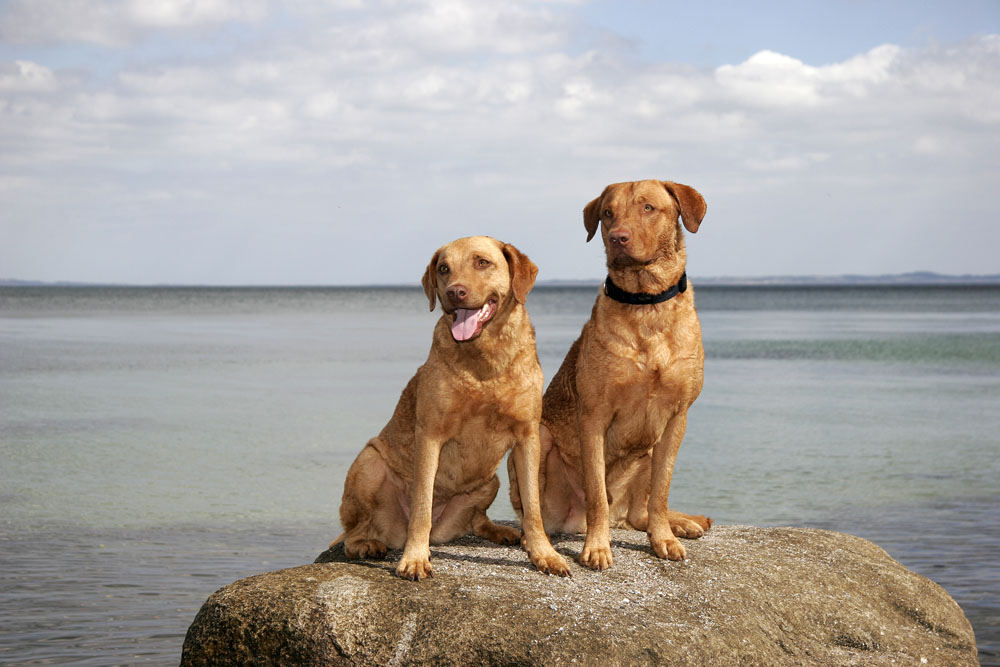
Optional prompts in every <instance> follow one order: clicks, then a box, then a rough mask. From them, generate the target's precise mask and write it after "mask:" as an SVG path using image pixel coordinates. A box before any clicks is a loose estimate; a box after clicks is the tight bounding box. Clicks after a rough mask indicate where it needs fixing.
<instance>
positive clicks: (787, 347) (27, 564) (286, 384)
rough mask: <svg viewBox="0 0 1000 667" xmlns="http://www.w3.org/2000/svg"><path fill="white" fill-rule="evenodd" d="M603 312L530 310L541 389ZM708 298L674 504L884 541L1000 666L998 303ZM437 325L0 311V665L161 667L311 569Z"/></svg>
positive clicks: (848, 296) (238, 293)
mask: <svg viewBox="0 0 1000 667" xmlns="http://www.w3.org/2000/svg"><path fill="white" fill-rule="evenodd" d="M595 293H596V286H595V287H587V288H553V287H548V288H546V287H541V288H538V289H536V290H535V291H534V292H532V294H531V295H530V297H529V301H528V306H529V310H530V312H531V316H532V320H533V321H534V323H535V327H536V330H537V333H538V348H539V356H540V358H541V361H542V366H543V369H544V370H545V374H546V377H551V376H552V375H553V373H554V372H555V370H556V369H557V368H558V366H559V364H560V362H561V360H562V356H563V355H564V354H565V352H566V350H567V349H568V347H569V345H570V343H571V342H572V341H573V340H574V339H575V338H576V336H577V335H578V334H579V331H580V327H581V326H582V324H583V322H584V321H585V320H586V318H587V317H588V315H589V313H590V308H591V306H592V303H593V299H594V296H595ZM697 300H698V307H699V313H700V315H701V319H702V326H703V330H704V337H705V346H706V351H707V356H708V359H707V362H706V370H705V376H706V381H705V389H704V391H703V393H702V395H701V397H700V398H699V399H698V402H697V403H696V404H695V406H694V408H693V409H692V411H691V414H690V418H689V427H688V435H687V438H686V440H685V443H684V446H683V447H682V449H681V454H680V458H679V461H678V465H677V469H676V474H675V475H674V486H673V488H672V491H671V504H672V505H673V506H675V507H677V508H679V509H687V510H690V511H696V512H699V513H707V514H710V515H711V516H712V517H713V518H715V519H716V520H717V521H719V522H722V523H750V524H756V525H797V526H811V527H819V528H827V529H833V530H840V531H845V532H849V533H853V534H856V535H861V536H863V537H866V538H869V539H871V540H874V541H875V542H877V543H878V544H880V545H881V546H882V547H884V548H885V549H886V550H887V551H889V553H890V554H892V555H893V556H894V557H895V558H897V559H898V560H900V561H902V562H903V563H904V564H906V565H907V566H909V567H911V568H912V569H914V570H916V571H917V572H920V573H921V574H924V575H925V576H928V577H930V578H931V579H933V580H935V581H937V582H938V583H940V584H941V585H942V586H944V587H945V588H946V589H947V590H948V591H949V592H950V593H951V594H952V596H954V597H955V598H956V599H957V600H958V602H959V603H960V604H961V605H962V607H963V609H964V610H965V612H966V614H967V615H968V616H969V618H970V619H971V620H972V623H973V626H974V627H975V630H976V636H977V640H978V642H979V646H980V657H981V660H982V662H983V664H984V665H991V664H994V665H995V664H1000V657H998V655H1000V577H998V571H1000V568H998V565H1000V563H998V559H997V556H998V553H1000V511H998V510H1000V487H998V484H997V479H998V478H1000V457H998V456H997V454H998V452H1000V435H998V434H1000V409H998V408H1000V401H998V399H1000V287H996V286H969V287H919V288H918V287H831V288H801V287H795V288H782V287H767V288H760V287H753V288H736V287H700V288H698V296H697ZM437 315H438V313H428V312H427V301H426V299H425V298H424V296H423V294H422V292H421V291H420V290H419V289H417V288H377V289H336V288H330V289H305V288H288V289H257V288H246V289H214V288H212V289H210V288H205V289H196V288H192V289H179V288H170V289H159V288H123V289H118V288H57V287H45V288H34V287H17V288H0V461H2V465H0V663H4V664H49V663H74V664H93V665H106V664H136V663H142V662H146V663H155V664H168V665H169V664H177V662H178V660H179V659H180V651H181V645H182V643H183V638H184V633H185V631H186V629H187V627H188V625H189V624H190V623H191V621H192V620H193V618H194V616H195V614H196V613H197V611H198V608H199V607H200V605H201V604H202V602H204V600H205V598H206V597H207V596H208V595H209V594H211V593H212V592H213V591H215V590H216V589H217V588H219V587H221V586H223V585H225V584H228V583H230V582H232V581H234V580H236V579H238V578H241V577H244V576H248V575H251V574H256V573H259V572H262V571H266V570H273V569H279V568H283V567H292V566H296V565H301V564H303V563H308V562H311V561H312V560H313V559H314V558H315V556H316V555H317V554H318V553H319V552H320V551H322V550H323V549H324V548H325V547H326V544H327V543H328V542H329V540H330V539H332V538H333V537H335V536H336V535H337V534H338V530H339V526H338V524H337V519H336V516H337V508H338V506H339V501H340V494H341V490H342V484H343V479H344V475H345V474H346V471H347V467H348V466H349V465H350V463H351V461H352V460H353V458H354V456H355V455H356V453H357V452H358V451H359V450H360V448H361V446H362V445H363V444H364V442H365V441H366V440H367V439H368V438H369V437H371V436H372V435H374V434H376V433H377V432H378V431H379V430H380V429H381V427H382V425H383V424H384V423H385V421H386V420H387V419H388V417H389V415H390V414H391V412H392V409H393V407H394V405H395V402H396V400H397V398H398V396H399V392H400V391H401V390H402V388H403V386H404V384H405V383H406V381H407V380H408V379H409V378H410V376H411V375H412V374H413V372H414V370H415V369H416V367H417V366H418V365H419V364H420V363H422V362H423V361H424V359H425V358H426V354H427V349H428V345H429V342H430V330H431V328H432V326H433V323H434V321H435V320H436V318H437ZM492 514H493V516H494V518H500V519H503V518H508V519H509V518H513V513H512V511H511V509H510V506H509V502H508V501H507V497H506V490H505V489H504V490H502V491H501V495H500V496H498V498H497V502H496V503H495V504H494V508H493V510H492Z"/></svg>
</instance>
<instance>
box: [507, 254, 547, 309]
mask: <svg viewBox="0 0 1000 667" xmlns="http://www.w3.org/2000/svg"><path fill="white" fill-rule="evenodd" d="M503 256H504V258H506V260H507V266H508V267H510V286H511V289H512V290H513V292H514V298H515V299H517V302H518V303H520V304H523V303H524V302H525V300H526V299H527V298H528V292H530V291H531V288H532V287H534V285H535V276H537V275H538V267H537V266H535V263H534V262H532V261H531V260H530V259H528V256H527V255H525V254H524V253H523V252H521V251H520V250H518V249H517V248H515V247H514V246H512V245H511V244H509V243H504V244H503Z"/></svg>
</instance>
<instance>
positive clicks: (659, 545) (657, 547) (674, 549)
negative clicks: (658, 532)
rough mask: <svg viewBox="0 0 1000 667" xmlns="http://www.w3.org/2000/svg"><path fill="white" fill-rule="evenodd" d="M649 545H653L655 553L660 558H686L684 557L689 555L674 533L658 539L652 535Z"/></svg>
mask: <svg viewBox="0 0 1000 667" xmlns="http://www.w3.org/2000/svg"><path fill="white" fill-rule="evenodd" d="M649 546H651V547H653V553H655V554H656V555H657V556H659V557H660V558H668V559H670V560H684V557H685V556H686V555H687V552H686V551H685V550H684V545H682V544H681V543H680V542H679V541H678V540H677V538H676V537H674V536H673V535H671V536H670V537H668V538H666V539H658V538H655V537H653V536H652V535H650V536H649Z"/></svg>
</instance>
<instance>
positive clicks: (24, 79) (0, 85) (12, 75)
mask: <svg viewBox="0 0 1000 667" xmlns="http://www.w3.org/2000/svg"><path fill="white" fill-rule="evenodd" d="M57 85H58V84H57V81H56V77H55V74H53V72H52V70H51V69H49V68H48V67H45V66H44V65H39V64H38V63H33V62H31V61H29V60H15V61H14V62H13V63H9V64H4V63H0V93H2V92H49V91H52V90H55V89H56V87H57Z"/></svg>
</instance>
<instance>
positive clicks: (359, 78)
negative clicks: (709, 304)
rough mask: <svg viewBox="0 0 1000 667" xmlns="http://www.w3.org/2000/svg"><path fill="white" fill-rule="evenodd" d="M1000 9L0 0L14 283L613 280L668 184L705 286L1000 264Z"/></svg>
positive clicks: (3, 250) (0, 80)
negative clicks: (618, 189)
mask: <svg viewBox="0 0 1000 667" xmlns="http://www.w3.org/2000/svg"><path fill="white" fill-rule="evenodd" d="M998 91H1000V3H997V2H958V3H944V2H937V3H933V2H866V1H863V0H856V1H840V2H756V3H744V2H703V3H674V2H646V1H640V0H631V1H626V2H585V1H573V0H563V1H548V2H542V1H538V2H533V1H530V0H522V1H512V2H497V3H483V2H472V1H469V0H435V1H426V2H421V1H417V0H382V1H379V2H371V1H370V2H356V1H354V0H335V1H332V2H328V1H323V2H321V1H319V0H290V1H288V2H279V1H277V0H163V1H161V2H154V1H152V0H4V1H0V278H21V279H37V280H78V281H100V282H104V281H107V282H133V283H141V284H146V283H198V284H372V283H413V282H416V281H417V280H419V277H420V275H421V272H422V270H423V268H424V266H425V265H426V262H427V260H428V259H429V257H430V255H431V254H432V253H433V251H434V249H435V248H437V247H438V246H440V245H442V244H443V243H445V242H447V241H450V240H452V239H453V238H456V237H458V236H465V235H471V234H489V235H492V236H495V237H497V238H501V239H503V240H505V241H509V242H511V243H514V244H515V245H517V246H519V247H520V248H521V249H522V250H524V251H525V252H527V253H528V254H529V256H531V257H532V258H533V259H534V260H535V261H536V263H538V265H539V267H540V269H541V273H540V278H547V279H598V278H599V277H600V276H601V275H602V265H603V261H602V255H601V248H600V247H599V246H598V245H597V244H596V243H591V244H589V245H588V244H586V243H584V239H585V233H584V232H583V226H582V218H581V213H580V212H581V210H582V208H583V206H584V205H585V204H586V203H587V202H588V201H589V200H590V199H592V198H593V197H595V196H597V195H598V194H599V193H600V191H601V189H602V188H603V187H604V185H606V184H607V183H610V182H616V181H622V180H632V179H639V178H657V179H669V180H675V181H678V182H682V183H687V184H689V185H692V186H693V187H695V188H697V189H698V190H699V191H701V192H702V194H703V195H704V196H705V198H706V200H707V201H708V206H709V212H708V216H707V218H706V220H705V223H704V224H703V226H702V228H701V231H700V232H699V233H698V234H697V236H689V239H688V254H689V261H690V266H689V272H690V273H691V275H692V277H693V278H695V277H696V276H697V275H704V276H755V275H803V274H825V275H833V274H841V273H864V274H883V273H898V272H905V271H916V270H931V271H938V272H942V273H1000V260H998V259H997V253H996V251H995V249H996V248H997V247H1000V225H998V224H997V222H998V214H1000V198H998V197H996V196H995V193H994V191H995V189H996V186H997V183H1000V161H998V160H997V159H996V155H998V154H1000V93H998Z"/></svg>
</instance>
